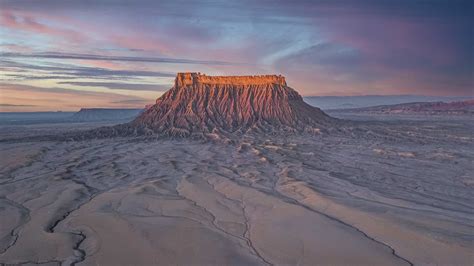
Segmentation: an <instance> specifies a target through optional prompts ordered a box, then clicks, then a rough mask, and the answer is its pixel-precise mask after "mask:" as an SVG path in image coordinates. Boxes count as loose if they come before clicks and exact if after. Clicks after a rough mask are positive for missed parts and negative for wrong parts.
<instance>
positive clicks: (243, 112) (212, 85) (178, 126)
mask: <svg viewBox="0 0 474 266" xmlns="http://www.w3.org/2000/svg"><path fill="white" fill-rule="evenodd" d="M332 122H334V119H333V118H331V117H329V116H327V115H326V114H325V113H323V112H322V111H321V110H320V109H318V108H315V107H312V106H310V105H308V104H306V103H305V102H304V101H303V99H302V97H301V96H300V95H299V94H298V92H296V91H295V90H293V89H292V88H290V87H288V86H287V85H286V81H285V78H284V77H282V76H276V75H264V76H235V77H234V76H206V75H202V74H200V73H179V74H178V75H177V77H176V80H175V84H174V86H173V87H172V88H171V89H170V90H169V91H167V92H166V93H165V94H164V95H163V96H162V97H160V98H159V99H158V100H157V101H156V104H155V105H154V106H152V107H150V108H149V109H147V110H146V111H145V112H143V113H142V114H141V115H140V116H138V117H137V118H136V119H135V120H134V121H132V122H131V123H129V124H128V126H129V130H128V131H130V128H132V129H133V130H134V132H135V133H136V134H145V135H163V136H172V137H174V136H176V137H187V136H192V135H203V134H214V133H215V134H219V133H234V134H245V133H250V132H261V133H278V132H318V131H319V130H321V129H323V128H325V127H327V126H330V124H331V123H332Z"/></svg>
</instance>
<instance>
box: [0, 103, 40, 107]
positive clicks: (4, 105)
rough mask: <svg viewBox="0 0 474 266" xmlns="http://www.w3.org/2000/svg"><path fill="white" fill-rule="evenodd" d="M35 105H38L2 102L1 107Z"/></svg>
mask: <svg viewBox="0 0 474 266" xmlns="http://www.w3.org/2000/svg"><path fill="white" fill-rule="evenodd" d="M33 106H36V105H31V104H8V103H0V107H33Z"/></svg>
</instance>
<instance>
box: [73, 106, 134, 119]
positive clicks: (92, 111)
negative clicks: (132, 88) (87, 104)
mask: <svg viewBox="0 0 474 266" xmlns="http://www.w3.org/2000/svg"><path fill="white" fill-rule="evenodd" d="M142 111H143V109H115V108H82V109H81V110H80V111H79V112H77V113H75V114H74V115H73V116H72V117H71V120H72V121H73V122H96V121H122V122H126V121H131V120H132V119H134V118H135V117H137V116H138V115H139V114H140V113H141V112H142Z"/></svg>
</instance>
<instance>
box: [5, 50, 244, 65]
mask: <svg viewBox="0 0 474 266" xmlns="http://www.w3.org/2000/svg"><path fill="white" fill-rule="evenodd" d="M0 57H3V58H35V59H71V60H93V61H121V62H140V63H165V64H198V65H243V63H231V62H225V61H214V60H193V59H184V58H165V57H139V56H135V57H134V56H109V55H95V54H74V53H55V52H44V53H8V52H7V53H0Z"/></svg>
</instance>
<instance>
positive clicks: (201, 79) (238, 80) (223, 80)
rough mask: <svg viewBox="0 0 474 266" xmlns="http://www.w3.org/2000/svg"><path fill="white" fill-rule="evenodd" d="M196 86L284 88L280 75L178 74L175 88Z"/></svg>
mask: <svg viewBox="0 0 474 266" xmlns="http://www.w3.org/2000/svg"><path fill="white" fill-rule="evenodd" d="M198 84H209V85H264V84H277V85H281V86H286V81H285V77H283V76H282V75H257V76H206V75H204V74H201V73H194V72H187V73H178V74H177V76H176V79H175V87H176V88H179V87H183V86H191V85H198Z"/></svg>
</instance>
